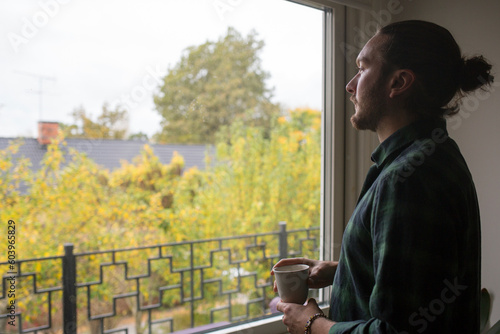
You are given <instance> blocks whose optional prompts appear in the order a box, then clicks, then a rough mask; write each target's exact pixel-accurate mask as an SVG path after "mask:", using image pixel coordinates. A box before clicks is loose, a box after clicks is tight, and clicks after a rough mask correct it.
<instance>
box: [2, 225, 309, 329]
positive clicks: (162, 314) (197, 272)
mask: <svg viewBox="0 0 500 334" xmlns="http://www.w3.org/2000/svg"><path fill="white" fill-rule="evenodd" d="M318 243H319V227H314V228H309V229H296V230H288V231H287V229H286V224H285V223H283V222H282V223H280V229H279V231H276V232H269V233H257V234H251V235H244V236H232V237H223V238H213V239H205V240H195V241H183V242H174V243H167V244H160V245H154V246H144V247H136V248H125V249H114V250H105V251H94V252H85V253H73V246H72V245H71V244H67V245H65V254H64V255H62V256H52V257H45V258H38V259H27V260H19V261H16V263H15V268H14V270H12V268H11V269H10V270H9V263H8V262H3V263H0V273H1V275H2V278H3V279H2V290H1V294H0V307H1V310H0V333H4V332H6V333H10V332H12V333H35V334H36V333H40V332H50V333H55V332H56V331H60V330H61V328H62V329H63V331H64V333H70V334H73V333H76V332H77V329H78V332H79V333H83V332H89V333H105V334H108V333H119V332H120V333H139V332H140V333H149V334H152V333H171V332H174V331H179V330H185V329H186V328H195V329H196V328H198V329H206V328H207V327H210V326H220V325H224V324H230V323H234V322H238V321H241V320H247V319H252V318H254V317H256V316H261V315H265V314H268V313H269V312H270V311H269V302H270V301H271V299H272V298H274V297H275V294H274V292H273V291H272V279H271V278H270V276H269V271H270V269H271V267H272V265H273V264H274V263H275V262H277V261H278V260H279V259H280V258H285V257H295V256H307V257H312V258H318V255H319V253H318V251H319V249H318V247H319V245H318ZM43 269H44V270H43ZM13 272H14V273H13ZM49 277H50V278H49ZM12 281H14V283H15V286H14V289H15V291H16V292H17V294H16V298H18V299H17V300H15V298H14V299H13V298H9V289H10V288H11V283H12ZM51 283H52V286H47V285H50V284H51ZM20 298H24V299H25V300H26V302H23V301H22V300H21V299H20ZM12 301H14V305H16V308H14V309H13V308H11V309H8V308H7V307H8V305H11V303H12ZM30 310H31V311H30ZM173 310H174V311H175V310H176V311H178V312H177V313H176V312H174V311H173ZM179 310H181V311H179ZM30 313H31V314H34V313H36V314H37V318H36V319H33V316H32V315H30ZM179 313H180V314H181V316H179ZM123 318H127V319H129V320H131V321H132V324H130V323H128V324H125V325H124V324H119V321H120V319H123ZM12 321H13V322H14V323H15V325H16V326H15V327H14V326H12V324H13V322H12ZM9 322H10V325H9ZM210 324H212V325H210ZM192 332H195V330H191V331H190V333H192Z"/></svg>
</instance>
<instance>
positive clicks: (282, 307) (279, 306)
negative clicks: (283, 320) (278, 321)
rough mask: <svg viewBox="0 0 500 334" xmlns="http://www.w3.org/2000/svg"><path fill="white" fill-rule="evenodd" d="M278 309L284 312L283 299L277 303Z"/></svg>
mask: <svg viewBox="0 0 500 334" xmlns="http://www.w3.org/2000/svg"><path fill="white" fill-rule="evenodd" d="M276 309H277V310H278V311H280V312H282V313H284V309H285V303H283V302H282V301H281V300H280V301H279V302H278V304H276Z"/></svg>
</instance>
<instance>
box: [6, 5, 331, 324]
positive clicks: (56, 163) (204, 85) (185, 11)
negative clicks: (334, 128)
mask: <svg viewBox="0 0 500 334" xmlns="http://www.w3.org/2000/svg"><path fill="white" fill-rule="evenodd" d="M322 16H323V12H322V11H320V10H317V9H313V8H310V7H306V6H302V5H298V4H295V3H292V2H288V1H284V0H252V1H243V0H241V1H229V0H206V1H203V0H183V1H174V0H143V1H137V0H119V1H118V0H114V1H113V0H107V1H67V0H64V1H63V0H44V1H29V0H24V1H16V2H8V3H7V2H1V3H0V22H2V23H1V26H0V33H1V36H3V38H2V39H0V44H1V47H2V50H4V52H2V53H1V54H0V62H1V63H2V64H5V66H2V68H0V91H1V92H2V94H1V95H0V120H1V121H0V196H2V198H1V201H2V209H1V210H0V219H1V221H2V224H6V225H7V224H8V222H9V220H11V221H13V222H14V223H15V227H16V228H15V233H16V234H15V250H16V253H15V259H13V262H11V263H9V260H11V259H9V258H8V257H7V256H6V255H5V254H8V253H7V251H8V249H7V244H6V243H3V245H2V246H1V247H2V249H3V251H2V252H1V254H2V255H1V257H0V271H1V272H2V274H3V275H9V273H17V274H24V273H33V274H26V276H23V277H17V279H16V282H17V285H16V286H17V290H16V294H15V305H16V312H18V313H21V314H22V326H23V328H24V329H29V328H35V327H38V326H42V327H44V328H45V327H47V326H51V328H52V329H54V330H58V329H60V328H62V326H65V325H64V324H63V312H62V311H61V310H62V305H63V302H62V300H63V298H64V295H63V291H62V288H61V286H63V285H65V284H71V282H73V283H76V288H75V291H76V292H75V294H76V303H75V307H74V309H75V312H77V314H78V322H77V323H76V326H77V327H78V330H79V331H82V332H86V331H88V332H92V333H94V332H96V333H97V332H100V331H101V330H102V329H104V330H114V329H119V328H129V331H130V332H137V333H139V332H144V333H146V332H148V329H150V330H152V331H153V332H160V331H161V332H171V331H178V330H183V329H186V328H190V327H197V328H198V329H199V330H203V329H206V328H207V327H205V326H208V327H211V326H221V325H226V324H229V323H235V322H238V321H242V320H245V321H246V320H249V319H254V318H258V317H261V316H265V315H268V314H271V313H272V312H273V305H274V303H275V302H276V300H275V299H274V298H275V297H276V294H275V293H274V292H273V291H272V278H271V277H270V275H269V271H270V269H271V267H272V265H273V264H274V263H275V262H277V261H278V259H279V258H280V257H283V256H286V257H295V256H305V257H310V258H319V246H320V239H319V234H320V232H319V231H320V224H321V222H320V201H321V198H320V194H321V184H320V183H321V181H320V178H321V170H320V168H321V167H320V166H321V142H320V140H321V117H322V111H321V106H322V105H323V103H322V96H321V92H322ZM280 222H281V223H280ZM4 227H5V228H6V226H4ZM67 243H70V244H72V245H73V247H74V248H73V253H74V255H75V257H74V258H73V257H71V256H70V255H68V256H67V257H66V258H65V259H64V260H63V255H64V254H65V252H66V253H67V254H69V253H68V252H70V248H68V247H66V248H65V247H64V245H65V244H67ZM31 259H38V260H31ZM72 259H74V263H75V264H76V265H75V266H76V275H75V277H74V278H72V276H71V275H68V274H67V273H66V274H65V275H63V268H62V263H69V266H70V268H71V265H72V263H73V262H72ZM68 261H69V262H68ZM11 266H12V267H11ZM72 279H73V281H72ZM68 282H69V283H68ZM72 286H74V284H73V285H72ZM43 289H48V290H43ZM34 290H37V291H40V290H41V291H42V292H41V293H38V294H33V291H34ZM311 295H312V296H317V295H318V294H317V292H311ZM66 297H68V298H69V297H71V298H70V299H69V300H71V301H74V300H75V297H74V296H66ZM10 300H14V299H13V298H11V299H9V298H3V299H0V306H2V309H3V310H5V309H6V305H8V303H10ZM49 300H50V302H49ZM67 304H68V303H67ZM88 305H90V307H88V308H87V306H88ZM88 309H89V310H90V319H89V313H88ZM0 312H4V311H0ZM49 315H50V317H49ZM49 318H50V321H49ZM4 319H5V318H4ZM15 320H16V322H17V324H19V322H20V321H21V319H20V318H19V317H18V316H17V317H15ZM3 325H4V323H2V320H1V319H0V327H1V326H3ZM66 325H68V324H66ZM73 325H75V324H73ZM6 326H8V325H6ZM2 328H3V327H2Z"/></svg>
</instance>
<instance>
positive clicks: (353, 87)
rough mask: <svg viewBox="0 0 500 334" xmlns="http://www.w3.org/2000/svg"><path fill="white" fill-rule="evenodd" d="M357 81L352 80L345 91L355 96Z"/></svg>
mask: <svg viewBox="0 0 500 334" xmlns="http://www.w3.org/2000/svg"><path fill="white" fill-rule="evenodd" d="M355 79H356V77H354V78H352V79H351V81H349V83H348V84H347V85H346V86H345V90H346V91H347V92H349V93H351V94H353V95H354V94H355V93H356V84H355Z"/></svg>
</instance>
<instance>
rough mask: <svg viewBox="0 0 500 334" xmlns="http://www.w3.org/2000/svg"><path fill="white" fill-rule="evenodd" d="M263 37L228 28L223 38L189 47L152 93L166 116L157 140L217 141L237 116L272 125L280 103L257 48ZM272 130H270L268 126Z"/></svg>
mask: <svg viewBox="0 0 500 334" xmlns="http://www.w3.org/2000/svg"><path fill="white" fill-rule="evenodd" d="M263 47H264V42H263V41H259V40H257V38H256V33H255V32H252V33H250V34H249V35H248V36H247V37H243V36H242V35H241V34H240V33H238V32H237V31H236V30H235V29H234V28H229V29H228V31H227V34H226V36H225V37H222V38H220V39H219V40H218V41H216V42H212V41H207V42H205V43H204V44H202V45H200V46H192V47H189V48H187V49H186V54H185V55H183V56H182V58H181V60H180V61H179V62H178V63H177V64H176V65H175V66H174V67H173V68H171V69H170V70H169V71H168V74H167V75H166V76H165V78H164V79H163V80H164V83H163V86H162V87H161V90H160V92H159V94H157V95H156V96H155V97H154V101H155V104H156V108H157V110H158V112H159V114H160V115H161V116H162V118H163V119H162V121H161V125H162V130H161V131H160V132H159V133H157V134H156V136H155V139H156V140H157V141H158V142H163V143H173V142H175V143H214V142H215V135H216V133H217V131H218V130H219V129H220V128H221V127H222V126H224V125H230V124H231V123H232V122H234V121H242V122H243V123H244V124H245V125H251V126H261V127H264V128H265V129H269V128H270V127H271V124H272V120H273V116H275V115H276V114H277V113H278V111H279V107H278V105H275V104H273V103H272V102H271V97H272V90H271V89H269V88H267V87H266V83H265V81H266V79H267V78H268V77H269V74H268V73H267V72H265V71H264V70H263V69H262V68H261V61H260V58H259V57H258V53H259V52H260V51H261V50H262V48H263ZM268 132H269V130H268Z"/></svg>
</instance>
